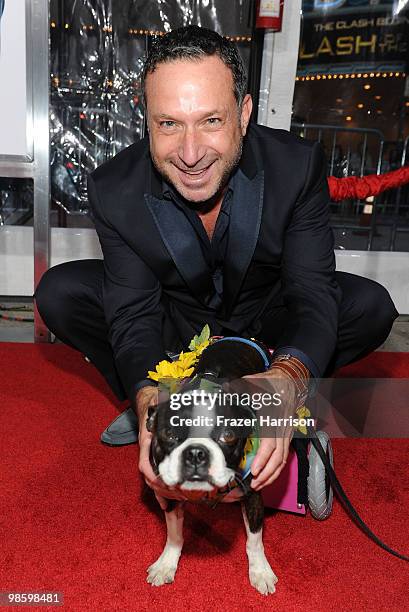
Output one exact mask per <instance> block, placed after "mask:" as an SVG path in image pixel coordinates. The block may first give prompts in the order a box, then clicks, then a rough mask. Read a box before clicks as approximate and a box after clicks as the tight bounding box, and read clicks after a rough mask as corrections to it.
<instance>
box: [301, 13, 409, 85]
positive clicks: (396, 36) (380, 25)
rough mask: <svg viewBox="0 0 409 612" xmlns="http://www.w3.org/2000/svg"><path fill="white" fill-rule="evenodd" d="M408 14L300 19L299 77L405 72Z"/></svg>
mask: <svg viewBox="0 0 409 612" xmlns="http://www.w3.org/2000/svg"><path fill="white" fill-rule="evenodd" d="M408 33H409V14H408V13H406V14H405V15H397V16H395V17H394V16H392V14H379V13H368V14H362V13H359V14H357V15H354V14H351V13H347V14H344V15H342V14H338V13H337V14H334V15H332V18H331V16H330V15H326V16H325V17H324V16H322V15H321V17H319V16H316V15H314V16H310V17H308V16H306V18H304V19H303V24H302V35H301V44H300V52H299V63H298V74H299V75H303V74H312V73H314V74H319V73H328V72H335V73H342V72H343V71H346V72H359V71H361V70H372V71H373V70H376V71H383V70H388V71H389V70H392V71H405V70H406V69H407V62H408V50H409V43H408Z"/></svg>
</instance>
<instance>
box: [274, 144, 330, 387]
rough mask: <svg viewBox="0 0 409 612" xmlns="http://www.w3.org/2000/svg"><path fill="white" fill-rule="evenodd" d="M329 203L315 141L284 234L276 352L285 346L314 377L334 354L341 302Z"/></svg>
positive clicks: (321, 373)
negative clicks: (285, 320)
mask: <svg viewBox="0 0 409 612" xmlns="http://www.w3.org/2000/svg"><path fill="white" fill-rule="evenodd" d="M329 202H330V197H329V193H328V185H327V177H326V162H325V156H324V154H323V151H322V148H321V146H320V145H319V144H318V143H316V144H315V145H314V146H313V148H312V150H311V156H310V161H309V165H308V170H307V173H306V177H305V184H304V189H303V190H302V193H301V195H300V197H299V198H298V200H297V202H296V204H295V206H294V211H293V215H292V218H291V221H290V224H289V226H288V228H287V230H286V235H285V241H284V250H283V256H282V268H281V270H282V276H281V280H282V288H283V297H284V301H285V304H286V307H287V308H288V310H289V313H290V317H289V324H288V326H287V327H286V328H285V329H284V330H283V332H282V334H281V336H280V338H279V340H278V342H277V345H276V354H277V355H278V354H280V353H283V352H286V350H285V349H286V347H292V348H294V349H296V351H299V353H298V355H295V356H297V357H298V358H299V359H300V360H302V361H304V363H305V365H306V366H307V367H308V368H309V369H310V370H313V374H315V375H318V376H322V375H323V374H324V372H325V369H326V367H327V365H328V363H329V361H330V359H331V356H332V354H333V352H334V350H335V346H336V340H337V328H338V307H339V303H340V300H341V291H340V289H339V287H338V284H337V282H336V280H335V255H334V241H333V234H332V229H331V228H330V225H329ZM288 352H289V353H291V352H292V351H291V350H289V351H288ZM303 353H304V354H305V355H306V356H307V363H306V360H303V359H302V354H303ZM311 362H312V364H313V365H314V366H315V367H314V368H312V367H311Z"/></svg>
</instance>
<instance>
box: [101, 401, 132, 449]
mask: <svg viewBox="0 0 409 612" xmlns="http://www.w3.org/2000/svg"><path fill="white" fill-rule="evenodd" d="M138 433H139V426H138V417H137V416H136V414H135V410H134V408H133V407H132V406H129V408H127V409H126V410H125V411H124V412H122V413H121V414H120V415H119V416H117V417H116V419H115V420H114V421H112V423H111V424H110V425H108V427H107V428H106V429H105V430H104V431H103V432H102V434H101V442H103V443H104V444H107V445H108V446H125V445H127V444H135V442H137V441H138Z"/></svg>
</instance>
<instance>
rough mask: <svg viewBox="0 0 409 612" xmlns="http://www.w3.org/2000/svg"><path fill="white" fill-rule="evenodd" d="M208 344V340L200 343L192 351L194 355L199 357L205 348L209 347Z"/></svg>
mask: <svg viewBox="0 0 409 612" xmlns="http://www.w3.org/2000/svg"><path fill="white" fill-rule="evenodd" d="M209 344H210V340H205V341H204V342H201V343H200V344H199V345H198V346H197V347H196V348H195V350H194V352H195V353H196V355H197V356H198V357H199V356H200V355H201V354H202V353H203V351H204V350H205V348H207V347H208V346H209Z"/></svg>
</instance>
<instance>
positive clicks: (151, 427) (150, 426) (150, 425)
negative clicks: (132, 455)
mask: <svg viewBox="0 0 409 612" xmlns="http://www.w3.org/2000/svg"><path fill="white" fill-rule="evenodd" d="M156 411H157V406H150V407H149V408H148V418H147V419H146V429H147V430H148V431H150V433H153V432H154V431H155V424H156Z"/></svg>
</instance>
